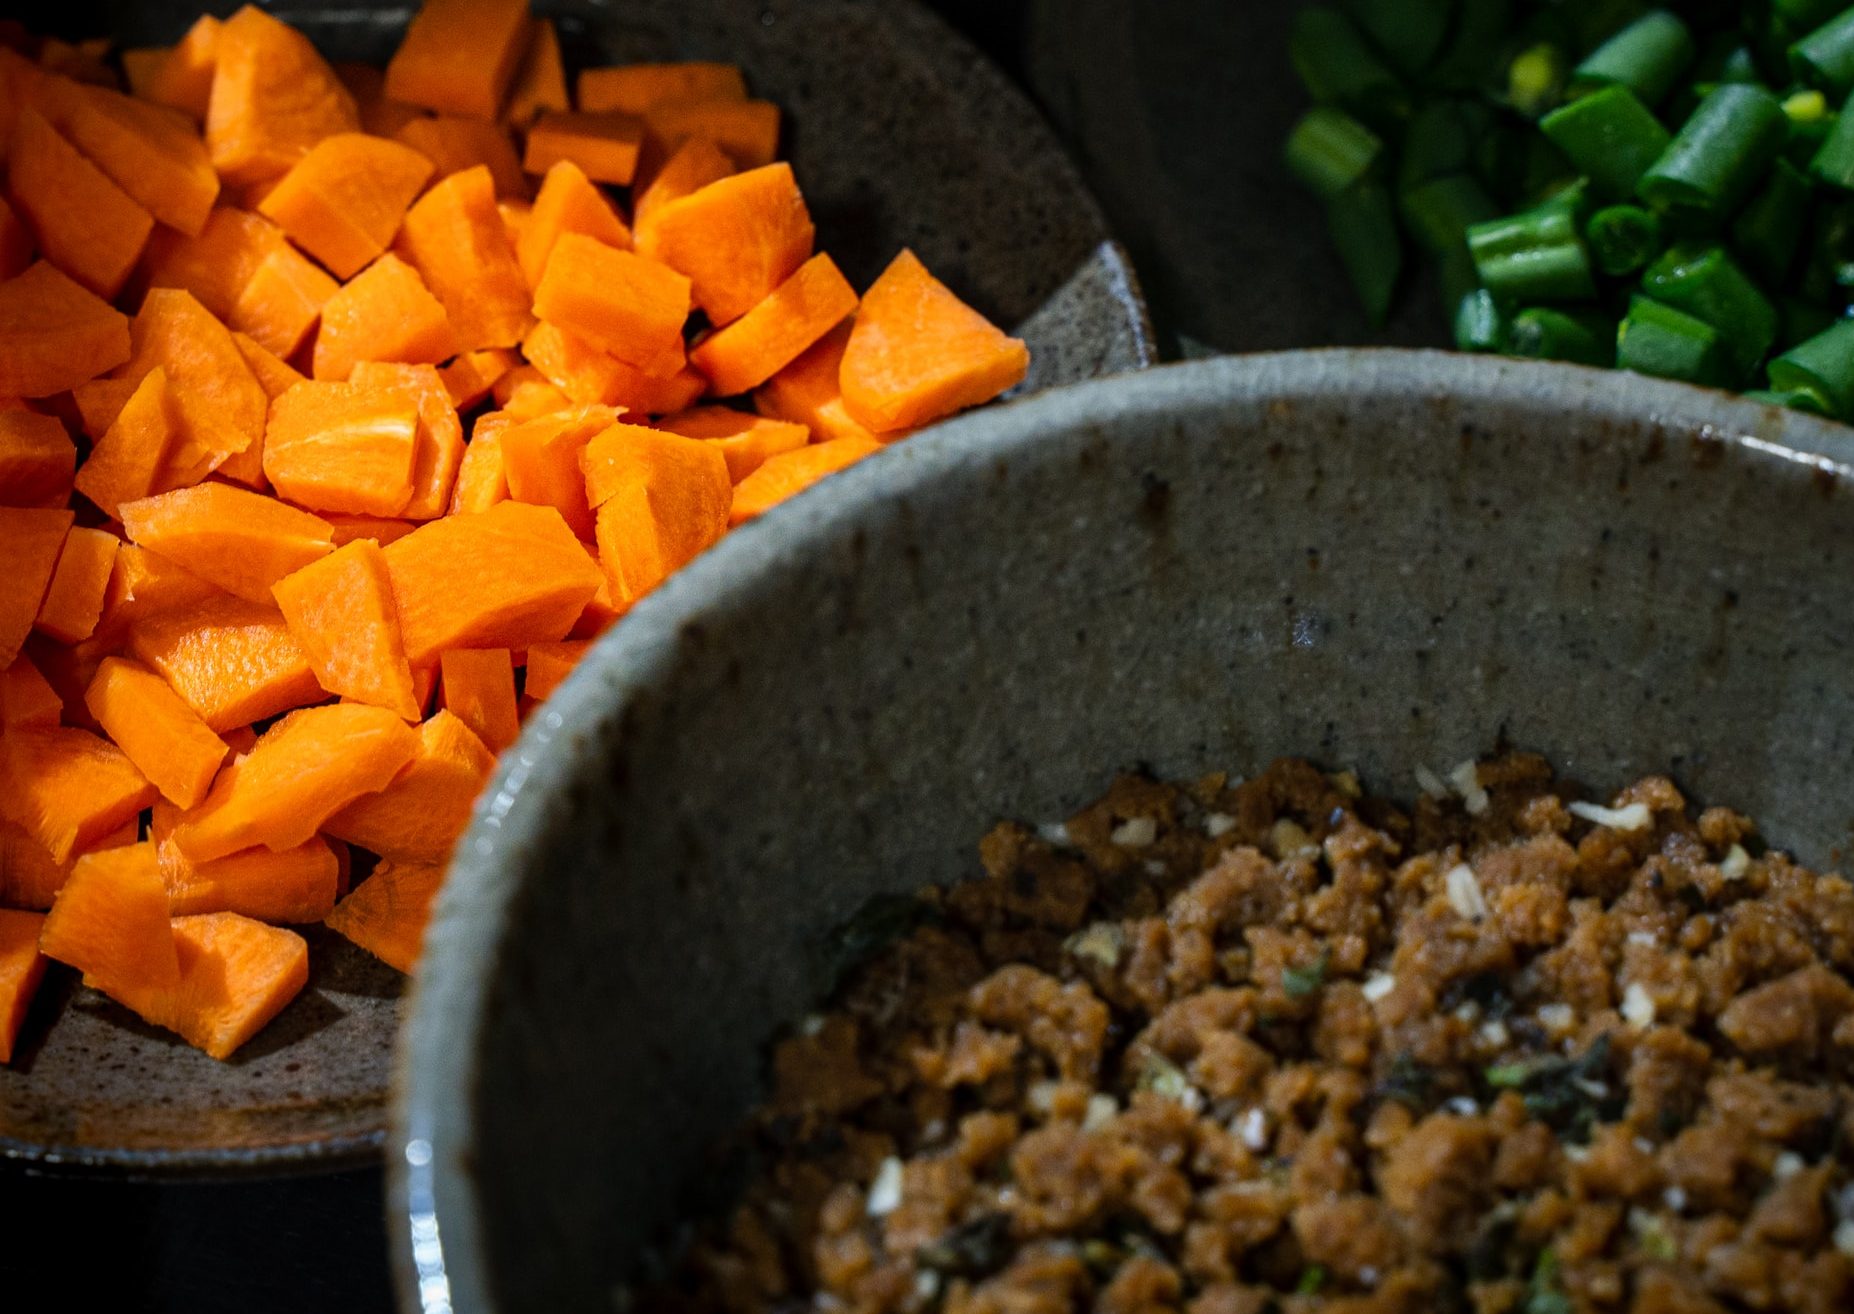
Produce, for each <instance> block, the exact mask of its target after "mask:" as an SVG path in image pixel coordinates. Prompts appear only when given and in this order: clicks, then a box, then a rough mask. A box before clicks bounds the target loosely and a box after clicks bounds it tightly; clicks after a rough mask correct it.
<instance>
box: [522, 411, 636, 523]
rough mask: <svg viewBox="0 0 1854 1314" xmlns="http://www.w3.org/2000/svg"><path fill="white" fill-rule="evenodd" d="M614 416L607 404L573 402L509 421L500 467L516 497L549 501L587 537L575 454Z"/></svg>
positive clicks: (587, 512)
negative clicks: (563, 407) (519, 420)
mask: <svg viewBox="0 0 1854 1314" xmlns="http://www.w3.org/2000/svg"><path fill="white" fill-rule="evenodd" d="M617 418H618V416H617V413H616V412H615V411H613V410H612V408H611V407H609V406H576V407H574V408H572V409H571V410H564V411H556V412H555V413H553V414H551V415H543V416H540V417H538V418H536V419H532V420H525V421H523V422H522V423H520V424H512V425H510V426H509V427H508V428H506V429H504V430H503V431H502V436H501V444H502V471H503V478H504V479H506V480H507V482H508V489H509V496H510V497H511V498H513V499H514V500H515V501H517V502H527V503H530V504H531V505H534V506H551V507H553V508H554V509H555V510H556V511H558V512H559V513H560V518H561V519H562V520H565V521H566V522H567V527H568V528H569V529H571V530H572V531H573V532H574V534H576V535H577V536H579V537H580V538H582V539H590V538H591V537H592V508H591V507H590V506H588V505H587V504H586V479H585V475H584V474H583V473H582V472H581V469H580V454H581V453H582V452H584V451H585V450H586V444H587V443H589V442H591V441H592V436H593V435H594V434H595V433H597V432H599V431H600V430H601V429H604V428H605V427H607V426H608V425H610V424H611V423H612V422H613V421H614V420H616V419H617Z"/></svg>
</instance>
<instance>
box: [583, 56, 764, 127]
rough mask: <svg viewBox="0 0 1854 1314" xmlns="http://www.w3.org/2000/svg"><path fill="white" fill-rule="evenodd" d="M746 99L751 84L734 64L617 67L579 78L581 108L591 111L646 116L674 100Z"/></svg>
mask: <svg viewBox="0 0 1854 1314" xmlns="http://www.w3.org/2000/svg"><path fill="white" fill-rule="evenodd" d="M746 98H747V81H746V79H745V78H744V77H742V76H741V72H740V69H739V68H738V67H736V66H735V65H733V64H714V63H701V62H696V61H690V62H687V63H680V64H617V65H613V66H611V67H607V68H588V69H582V70H581V71H580V75H579V105H580V108H581V109H588V110H617V111H619V112H621V113H624V114H643V113H644V112H646V111H647V110H650V109H652V108H654V107H655V106H657V105H661V104H665V103H666V102H672V101H684V100H724V101H725V100H734V101H739V100H745V99H746Z"/></svg>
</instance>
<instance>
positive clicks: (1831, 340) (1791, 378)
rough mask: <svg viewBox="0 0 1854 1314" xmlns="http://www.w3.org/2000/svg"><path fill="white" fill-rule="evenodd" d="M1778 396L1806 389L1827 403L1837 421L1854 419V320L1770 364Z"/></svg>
mask: <svg viewBox="0 0 1854 1314" xmlns="http://www.w3.org/2000/svg"><path fill="white" fill-rule="evenodd" d="M1770 386H1771V388H1772V389H1773V390H1774V391H1777V392H1799V391H1802V390H1804V389H1807V390H1809V391H1811V392H1814V393H1815V394H1816V395H1817V396H1819V397H1821V398H1822V399H1823V400H1824V401H1826V402H1827V403H1828V409H1829V413H1830V414H1832V415H1833V416H1834V417H1835V418H1836V419H1840V420H1846V419H1850V418H1854V319H1840V320H1836V321H1835V322H1834V323H1833V324H1832V325H1830V326H1829V327H1828V328H1826V329H1824V330H1823V331H1822V332H1820V333H1818V334H1816V335H1815V336H1814V337H1812V338H1810V339H1808V340H1807V341H1805V342H1799V343H1798V344H1797V345H1795V346H1794V347H1791V348H1790V349H1789V350H1788V351H1786V352H1784V353H1783V354H1782V355H1781V356H1779V357H1777V358H1776V359H1775V360H1773V361H1771V362H1770Z"/></svg>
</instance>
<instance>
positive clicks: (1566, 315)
mask: <svg viewBox="0 0 1854 1314" xmlns="http://www.w3.org/2000/svg"><path fill="white" fill-rule="evenodd" d="M1506 349H1507V351H1508V352H1510V353H1511V354H1512V355H1515V356H1529V357H1532V358H1533V359H1536V360H1565V361H1571V362H1573V363H1574V364H1578V365H1612V364H1614V363H1615V356H1616V321H1615V320H1613V319H1611V318H1609V317H1608V316H1606V315H1604V314H1603V313H1602V312H1601V311H1597V310H1580V311H1572V310H1562V309H1559V308H1557V307H1555V306H1529V307H1527V308H1526V309H1525V310H1522V311H1520V312H1519V313H1518V314H1517V315H1515V316H1513V322H1512V324H1511V325H1510V326H1509V327H1508V329H1507V332H1506Z"/></svg>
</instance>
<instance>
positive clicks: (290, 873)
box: [149, 802, 341, 922]
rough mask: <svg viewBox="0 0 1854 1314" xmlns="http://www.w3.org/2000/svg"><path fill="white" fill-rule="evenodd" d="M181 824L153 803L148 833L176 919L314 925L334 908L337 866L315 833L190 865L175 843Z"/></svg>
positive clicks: (175, 814) (170, 810) (171, 811)
mask: <svg viewBox="0 0 1854 1314" xmlns="http://www.w3.org/2000/svg"><path fill="white" fill-rule="evenodd" d="M180 820H181V814H180V811H179V809H177V808H175V807H174V806H173V804H171V803H166V802H157V803H156V804H155V807H154V824H153V825H152V826H151V827H150V829H149V838H150V839H151V840H152V842H153V843H154V845H155V854H156V861H157V865H158V866H159V869H160V872H161V881H162V883H163V884H164V885H166V886H167V898H168V907H169V911H170V912H172V913H173V914H174V915H175V916H177V917H179V916H189V915H194V914H199V913H216V912H231V913H239V914H241V915H242V916H245V917H251V918H255V919H256V920H258V921H261V922H319V921H321V920H322V919H323V918H324V917H326V916H328V914H329V912H330V911H332V910H333V908H334V906H335V900H336V898H337V897H338V895H337V894H336V891H337V889H338V888H339V886H340V878H341V863H340V859H339V858H338V857H337V856H336V853H335V850H334V847H333V846H332V845H331V844H329V842H328V841H327V840H326V839H324V838H322V837H321V836H320V835H317V836H315V837H314V838H313V839H309V840H305V841H304V842H303V843H301V844H299V845H297V846H296V847H295V848H293V849H284V850H282V851H281V852H273V851H271V850H270V849H267V848H264V847H263V846H262V845H259V846H258V847H256V848H250V849H244V850H241V851H240V852H238V853H228V854H227V855H226V856H225V857H223V858H213V859H211V860H210V861H207V862H194V861H193V860H192V859H190V858H189V857H187V855H186V854H184V853H182V852H181V851H180V846H179V845H177V844H175V843H174V837H173V832H174V827H175V826H177V825H178V824H179V823H180Z"/></svg>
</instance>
